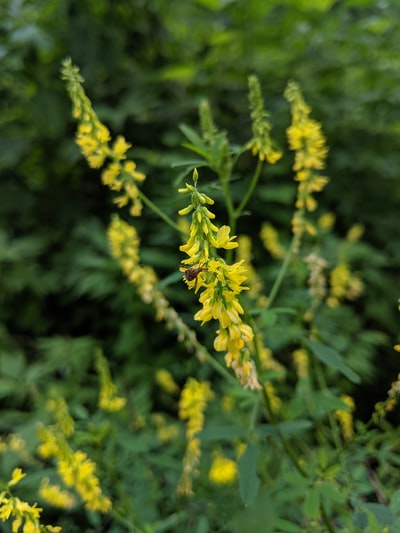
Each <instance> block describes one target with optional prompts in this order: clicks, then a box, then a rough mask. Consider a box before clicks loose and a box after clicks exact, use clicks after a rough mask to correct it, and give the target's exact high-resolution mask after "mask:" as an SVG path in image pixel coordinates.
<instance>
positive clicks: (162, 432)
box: [151, 413, 180, 444]
mask: <svg viewBox="0 0 400 533" xmlns="http://www.w3.org/2000/svg"><path fill="white" fill-rule="evenodd" d="M151 420H152V423H153V425H154V426H155V428H156V432H157V437H158V439H159V440H160V442H162V443H163V444H166V443H167V442H171V441H173V440H176V439H177V438H178V437H179V433H180V430H179V427H178V425H177V424H169V423H168V422H167V420H166V419H165V417H164V416H163V415H161V414H158V413H154V414H153V415H152V417H151Z"/></svg>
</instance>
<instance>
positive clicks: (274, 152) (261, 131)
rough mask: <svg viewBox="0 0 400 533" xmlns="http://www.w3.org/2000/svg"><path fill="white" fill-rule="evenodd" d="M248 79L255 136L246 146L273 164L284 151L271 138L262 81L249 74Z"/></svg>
mask: <svg viewBox="0 0 400 533" xmlns="http://www.w3.org/2000/svg"><path fill="white" fill-rule="evenodd" d="M248 81H249V103H250V115H251V120H252V132H253V138H252V139H251V140H250V141H249V142H248V143H247V145H246V148H247V149H249V150H251V152H252V154H253V155H258V158H259V159H260V161H268V163H270V164H271V165H273V164H274V163H276V162H277V161H279V159H280V158H281V157H282V152H281V150H279V149H278V148H277V147H276V145H275V143H274V142H273V141H272V139H271V135H270V131H271V124H270V122H269V114H268V112H267V111H266V110H265V108H264V101H263V97H262V92H261V87H260V82H259V81H258V79H257V77H256V76H249V80H248Z"/></svg>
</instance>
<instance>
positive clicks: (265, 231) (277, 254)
mask: <svg viewBox="0 0 400 533" xmlns="http://www.w3.org/2000/svg"><path fill="white" fill-rule="evenodd" d="M260 237H261V241H262V243H263V246H264V248H265V249H266V250H267V251H268V252H269V253H270V254H271V255H272V257H273V258H274V259H282V258H283V257H285V255H286V250H285V249H284V248H283V246H282V245H281V244H280V242H279V236H278V232H277V231H276V229H275V228H274V227H273V226H272V224H269V223H267V222H264V224H263V225H262V227H261V232H260Z"/></svg>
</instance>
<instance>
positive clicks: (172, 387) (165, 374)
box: [156, 368, 179, 394]
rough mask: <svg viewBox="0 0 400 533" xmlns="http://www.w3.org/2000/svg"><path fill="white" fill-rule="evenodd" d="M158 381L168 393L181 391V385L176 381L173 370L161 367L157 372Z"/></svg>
mask: <svg viewBox="0 0 400 533" xmlns="http://www.w3.org/2000/svg"><path fill="white" fill-rule="evenodd" d="M156 383H157V385H159V386H160V387H161V388H162V389H163V390H164V391H165V392H167V393H168V394H176V393H177V392H179V387H178V385H177V384H176V383H175V381H174V378H173V377H172V374H171V372H169V371H168V370H166V369H165V368H160V369H159V370H157V372H156Z"/></svg>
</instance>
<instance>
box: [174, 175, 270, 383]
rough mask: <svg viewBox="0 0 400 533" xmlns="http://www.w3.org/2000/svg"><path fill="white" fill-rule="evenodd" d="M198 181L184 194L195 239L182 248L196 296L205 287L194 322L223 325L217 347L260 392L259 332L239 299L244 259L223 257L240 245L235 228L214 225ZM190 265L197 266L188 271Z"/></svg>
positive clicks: (191, 237)
mask: <svg viewBox="0 0 400 533" xmlns="http://www.w3.org/2000/svg"><path fill="white" fill-rule="evenodd" d="M197 181H198V173H197V171H195V172H194V173H193V183H194V186H193V188H192V190H191V191H189V187H186V189H183V190H181V192H182V193H185V194H188V193H189V192H190V195H191V201H190V204H189V205H190V206H191V207H192V209H191V211H193V212H192V222H191V225H190V229H189V238H188V240H187V242H186V243H185V244H183V245H182V246H180V250H181V251H183V252H185V253H186V254H187V255H188V256H189V257H188V258H187V259H185V260H184V261H183V263H184V264H183V266H181V270H183V271H184V278H185V281H186V283H187V284H188V286H189V288H194V289H195V292H197V291H199V290H201V289H203V290H202V292H201V294H200V297H199V301H200V303H201V304H202V309H200V310H199V311H197V312H196V313H195V315H194V318H195V320H198V321H200V322H201V325H204V324H205V323H206V322H209V321H210V320H212V319H214V320H217V321H218V323H219V329H218V331H217V337H216V339H215V342H214V348H215V349H216V350H217V351H219V350H220V351H223V350H225V349H226V350H227V351H228V353H227V355H226V357H225V361H226V365H227V366H228V367H232V369H233V370H234V372H235V374H236V376H237V377H238V378H239V379H240V382H241V384H242V385H243V387H245V388H251V389H259V388H260V387H261V386H260V384H259V382H258V379H257V372H256V368H255V365H254V363H253V361H252V360H251V359H249V349H248V345H249V344H250V343H251V342H252V339H253V337H254V333H253V331H252V329H251V327H250V326H248V325H246V324H244V323H243V320H242V318H241V315H243V314H244V310H243V307H242V306H241V304H240V303H239V300H238V295H239V294H240V293H241V292H242V291H243V290H246V289H247V287H245V286H244V285H242V284H243V282H245V281H246V279H247V273H246V268H245V266H244V261H243V260H240V261H237V262H236V263H234V264H232V265H228V264H226V263H225V261H224V260H223V259H222V258H220V257H218V255H217V251H218V250H219V249H225V250H229V249H232V248H236V247H237V243H236V242H233V241H234V239H235V238H236V237H235V236H230V227H229V226H226V225H224V226H222V227H220V228H218V227H217V226H216V225H215V224H213V223H211V222H210V220H211V219H213V218H214V214H213V213H211V212H210V211H209V209H206V208H204V207H203V204H202V201H201V198H204V196H203V195H202V193H200V192H199V191H198V190H197ZM206 200H207V202H208V203H209V204H211V201H210V200H211V199H210V198H208V197H206ZM186 209H187V208H186ZM181 212H182V210H181ZM185 265H191V267H190V268H186V266H185ZM233 326H238V328H237V329H236V328H234V327H233ZM242 352H243V353H242Z"/></svg>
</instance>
